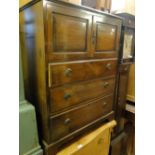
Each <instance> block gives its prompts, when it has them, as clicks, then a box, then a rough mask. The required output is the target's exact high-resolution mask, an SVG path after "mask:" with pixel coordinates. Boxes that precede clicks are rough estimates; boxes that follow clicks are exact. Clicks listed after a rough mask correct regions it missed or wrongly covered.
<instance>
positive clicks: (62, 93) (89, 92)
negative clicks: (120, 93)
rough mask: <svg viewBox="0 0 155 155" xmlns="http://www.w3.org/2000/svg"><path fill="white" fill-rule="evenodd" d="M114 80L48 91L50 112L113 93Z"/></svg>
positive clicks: (92, 81) (79, 84)
mask: <svg viewBox="0 0 155 155" xmlns="http://www.w3.org/2000/svg"><path fill="white" fill-rule="evenodd" d="M114 86H115V79H114V78H110V79H98V80H91V81H87V82H80V83H77V84H72V85H66V86H63V87H57V88H54V89H50V112H51V113H52V112H56V111H59V110H62V109H64V108H67V107H69V106H73V105H76V104H79V103H81V102H83V101H86V100H91V99H94V98H96V97H100V96H105V95H109V94H112V93H113V92H114Z"/></svg>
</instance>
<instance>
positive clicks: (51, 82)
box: [20, 0, 122, 155]
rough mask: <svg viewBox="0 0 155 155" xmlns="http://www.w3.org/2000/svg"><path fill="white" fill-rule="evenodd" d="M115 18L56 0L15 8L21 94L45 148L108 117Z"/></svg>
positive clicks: (116, 37) (116, 30) (118, 25)
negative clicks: (32, 110) (33, 110)
mask: <svg viewBox="0 0 155 155" xmlns="http://www.w3.org/2000/svg"><path fill="white" fill-rule="evenodd" d="M121 24H122V21H121V19H120V18H118V17H116V16H113V15H109V14H106V13H103V12H101V11H96V10H94V9H90V8H87V7H82V6H77V5H74V4H69V3H65V2H61V1H57V0H44V1H41V0H40V1H38V0H34V1H32V2H30V3H29V4H28V5H27V6H24V7H23V8H21V9H20V37H21V44H22V45H21V46H22V57H23V63H24V64H23V66H24V69H23V70H24V82H25V86H26V87H25V89H26V98H27V100H29V101H31V102H32V103H34V105H35V106H36V110H37V118H38V122H39V131H41V132H40V139H41V141H42V142H43V144H44V148H45V154H48V155H55V154H56V152H57V151H58V150H59V148H60V147H61V146H62V145H64V144H65V143H67V142H68V141H69V140H70V139H72V138H74V137H77V136H79V135H80V134H82V133H84V132H87V131H88V130H90V129H92V128H95V127H97V126H98V125H100V124H101V123H103V122H104V121H108V120H111V119H113V118H114V111H113V103H114V93H115V91H114V89H115V85H116V71H117V65H118V51H119V41H120V30H121ZM111 31H114V33H113V34H112V35H111ZM94 32H95V33H94ZM105 101H106V102H105ZM104 104H105V105H104Z"/></svg>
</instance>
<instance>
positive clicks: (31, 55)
mask: <svg viewBox="0 0 155 155" xmlns="http://www.w3.org/2000/svg"><path fill="white" fill-rule="evenodd" d="M42 9H43V8H42V2H38V3H36V4H35V5H32V6H31V7H29V8H27V9H26V10H24V11H22V12H20V43H21V52H22V54H21V55H22V62H23V76H24V77H23V78H24V86H25V95H26V99H27V100H28V101H30V102H31V103H33V104H35V106H36V107H37V108H36V110H37V116H38V117H37V118H38V120H39V122H38V123H39V125H40V126H41V127H42V128H39V131H41V132H40V135H42V137H43V139H46V140H47V141H48V140H49V129H48V121H47V120H48V105H47V92H46V65H45V60H46V58H45V48H44V47H45V40H44V21H43V16H44V15H43V12H42ZM34 30H35V31H34Z"/></svg>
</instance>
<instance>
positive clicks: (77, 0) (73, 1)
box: [62, 0, 81, 5]
mask: <svg viewBox="0 0 155 155" xmlns="http://www.w3.org/2000/svg"><path fill="white" fill-rule="evenodd" d="M62 1H64V2H68V3H74V4H78V5H81V0H62Z"/></svg>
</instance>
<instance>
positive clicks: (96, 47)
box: [92, 15, 121, 57]
mask: <svg viewBox="0 0 155 155" xmlns="http://www.w3.org/2000/svg"><path fill="white" fill-rule="evenodd" d="M120 28H121V22H120V20H118V19H115V18H114V17H109V16H107V15H106V16H105V15H102V16H93V36H92V43H93V51H94V53H93V55H94V56H95V57H97V56H104V57H105V56H106V57H117V54H118V50H119V40H120V31H121V30H120Z"/></svg>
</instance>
